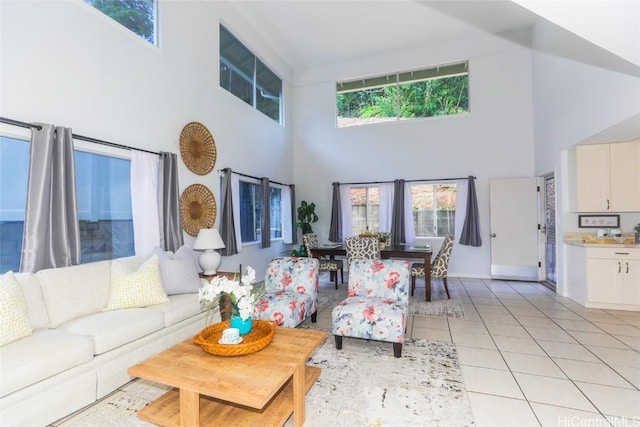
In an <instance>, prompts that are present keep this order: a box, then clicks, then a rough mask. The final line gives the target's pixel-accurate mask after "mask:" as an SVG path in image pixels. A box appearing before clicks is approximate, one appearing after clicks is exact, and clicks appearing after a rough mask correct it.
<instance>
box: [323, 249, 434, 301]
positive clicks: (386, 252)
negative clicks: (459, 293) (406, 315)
mask: <svg viewBox="0 0 640 427" xmlns="http://www.w3.org/2000/svg"><path fill="white" fill-rule="evenodd" d="M431 254H432V251H431V246H428V245H425V246H419V245H386V246H384V247H383V248H380V257H381V258H384V259H387V258H400V259H407V258H409V259H415V258H418V259H422V260H424V265H425V269H424V272H425V276H424V283H425V294H426V301H427V302H429V301H431ZM346 255H347V248H346V246H345V244H344V243H333V244H332V243H327V244H324V245H320V246H318V247H315V248H312V249H311V256H312V257H314V258H320V257H322V256H328V257H329V258H330V259H335V257H336V256H346Z"/></svg>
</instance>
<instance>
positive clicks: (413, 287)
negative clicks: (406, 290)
mask: <svg viewBox="0 0 640 427" xmlns="http://www.w3.org/2000/svg"><path fill="white" fill-rule="evenodd" d="M415 289H416V276H414V275H413V274H412V275H411V296H413V291H414V290H415Z"/></svg>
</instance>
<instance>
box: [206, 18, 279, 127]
mask: <svg viewBox="0 0 640 427" xmlns="http://www.w3.org/2000/svg"><path fill="white" fill-rule="evenodd" d="M218 28H219V32H218V35H219V46H218V54H219V57H220V66H219V69H218V70H219V73H220V78H219V86H220V87H221V88H222V89H224V90H225V91H227V92H229V93H231V94H232V95H234V96H235V97H236V98H239V99H240V100H242V101H243V102H245V103H246V104H248V105H250V106H251V107H253V109H255V110H257V111H259V112H261V113H262V114H264V115H265V116H267V117H269V118H270V119H272V120H273V121H275V122H276V123H278V124H280V125H283V124H284V120H283V113H284V97H283V89H284V84H283V80H282V78H281V77H280V76H278V74H277V73H276V72H275V71H273V69H272V68H271V67H269V66H268V65H267V64H266V63H265V61H263V60H262V59H260V58H259V57H258V55H256V54H255V53H254V52H253V51H252V50H251V49H249V48H248V47H247V46H246V45H245V44H244V43H243V42H242V41H240V39H239V38H238V37H236V36H235V35H234V34H233V32H231V30H229V28H227V27H226V26H225V25H223V24H222V23H220V24H219V27H218ZM224 32H226V33H227V34H226V35H225V34H224ZM223 37H228V38H229V39H230V40H232V41H233V42H235V43H236V45H237V46H238V49H239V50H241V51H246V56H247V58H249V59H251V58H253V64H252V69H251V70H248V69H247V70H246V71H244V70H242V68H243V67H242V64H236V63H235V62H233V59H231V58H229V57H228V56H225V55H223V51H222V48H223V46H222V43H223V40H224V39H223ZM223 66H224V67H226V69H227V70H228V72H227V71H223ZM260 70H263V72H260ZM227 74H229V77H227V76H226V75H227ZM249 74H251V75H249ZM264 74H270V75H271V76H272V77H273V78H274V79H275V81H276V86H279V87H278V88H277V89H278V95H277V104H278V105H277V112H276V111H273V112H272V114H277V118H275V117H274V116H273V115H270V114H268V112H267V111H265V110H269V108H268V107H269V100H272V101H274V99H275V97H276V96H275V95H273V94H271V93H270V91H268V90H267V88H266V87H264V86H263V85H262V84H261V83H260V76H261V75H264ZM234 75H237V76H239V77H240V78H241V79H242V80H243V81H245V82H246V83H247V85H248V87H247V88H245V91H246V93H245V95H246V97H243V96H240V95H239V94H238V93H236V92H238V90H239V88H237V87H236V86H233V87H232V86H231V81H232V77H233V76H234ZM223 80H224V81H223ZM227 82H228V86H229V87H227V85H225V84H224V83H227ZM233 89H236V90H235V91H234V90H233ZM274 102H275V101H274ZM274 110H275V109H274Z"/></svg>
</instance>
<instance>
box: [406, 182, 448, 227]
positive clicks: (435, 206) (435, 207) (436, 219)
mask: <svg viewBox="0 0 640 427" xmlns="http://www.w3.org/2000/svg"><path fill="white" fill-rule="evenodd" d="M407 185H409V186H410V188H409V191H410V192H411V193H412V190H413V187H414V186H416V187H417V186H421V185H429V186H433V187H434V190H433V191H434V192H435V194H434V193H433V192H432V195H433V199H432V203H433V209H432V211H431V215H432V221H433V224H432V230H433V235H423V234H419V233H418V230H419V229H420V227H419V224H418V222H417V212H419V210H416V208H415V199H414V197H413V194H412V197H411V205H412V206H411V207H412V211H413V214H414V222H413V226H414V230H415V233H416V234H415V235H416V238H419V239H424V238H426V239H433V238H443V237H444V236H445V235H446V234H448V233H450V234H455V227H456V214H457V209H458V206H457V203H456V202H457V194H458V185H457V184H456V183H455V182H452V181H447V180H442V181H415V182H409V183H407ZM438 186H449V187H454V190H453V191H454V197H453V203H454V209H453V210H449V211H448V212H451V211H452V212H453V218H452V219H451V220H450V221H449V224H451V227H452V228H453V229H449V230H445V231H444V234H442V235H438V230H439V227H438V224H439V219H440V215H439V212H441V211H443V210H439V209H438V197H437V187H438Z"/></svg>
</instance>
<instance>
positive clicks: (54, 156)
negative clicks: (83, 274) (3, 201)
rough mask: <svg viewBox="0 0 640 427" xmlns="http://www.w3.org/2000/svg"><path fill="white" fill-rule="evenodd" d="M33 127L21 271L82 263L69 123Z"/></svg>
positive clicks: (34, 270)
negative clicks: (39, 128) (66, 126)
mask: <svg viewBox="0 0 640 427" xmlns="http://www.w3.org/2000/svg"><path fill="white" fill-rule="evenodd" d="M39 125H40V126H41V127H42V129H41V130H37V129H35V128H34V129H32V134H31V159H30V162H29V184H28V189H27V205H26V208H25V220H24V240H23V242H22V257H21V260H20V271H23V272H37V271H39V270H42V269H44V268H53V267H66V266H69V265H77V264H80V226H79V223H78V202H77V199H76V170H75V162H74V157H73V136H72V133H71V129H70V128H64V127H61V126H54V125H49V124H39Z"/></svg>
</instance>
